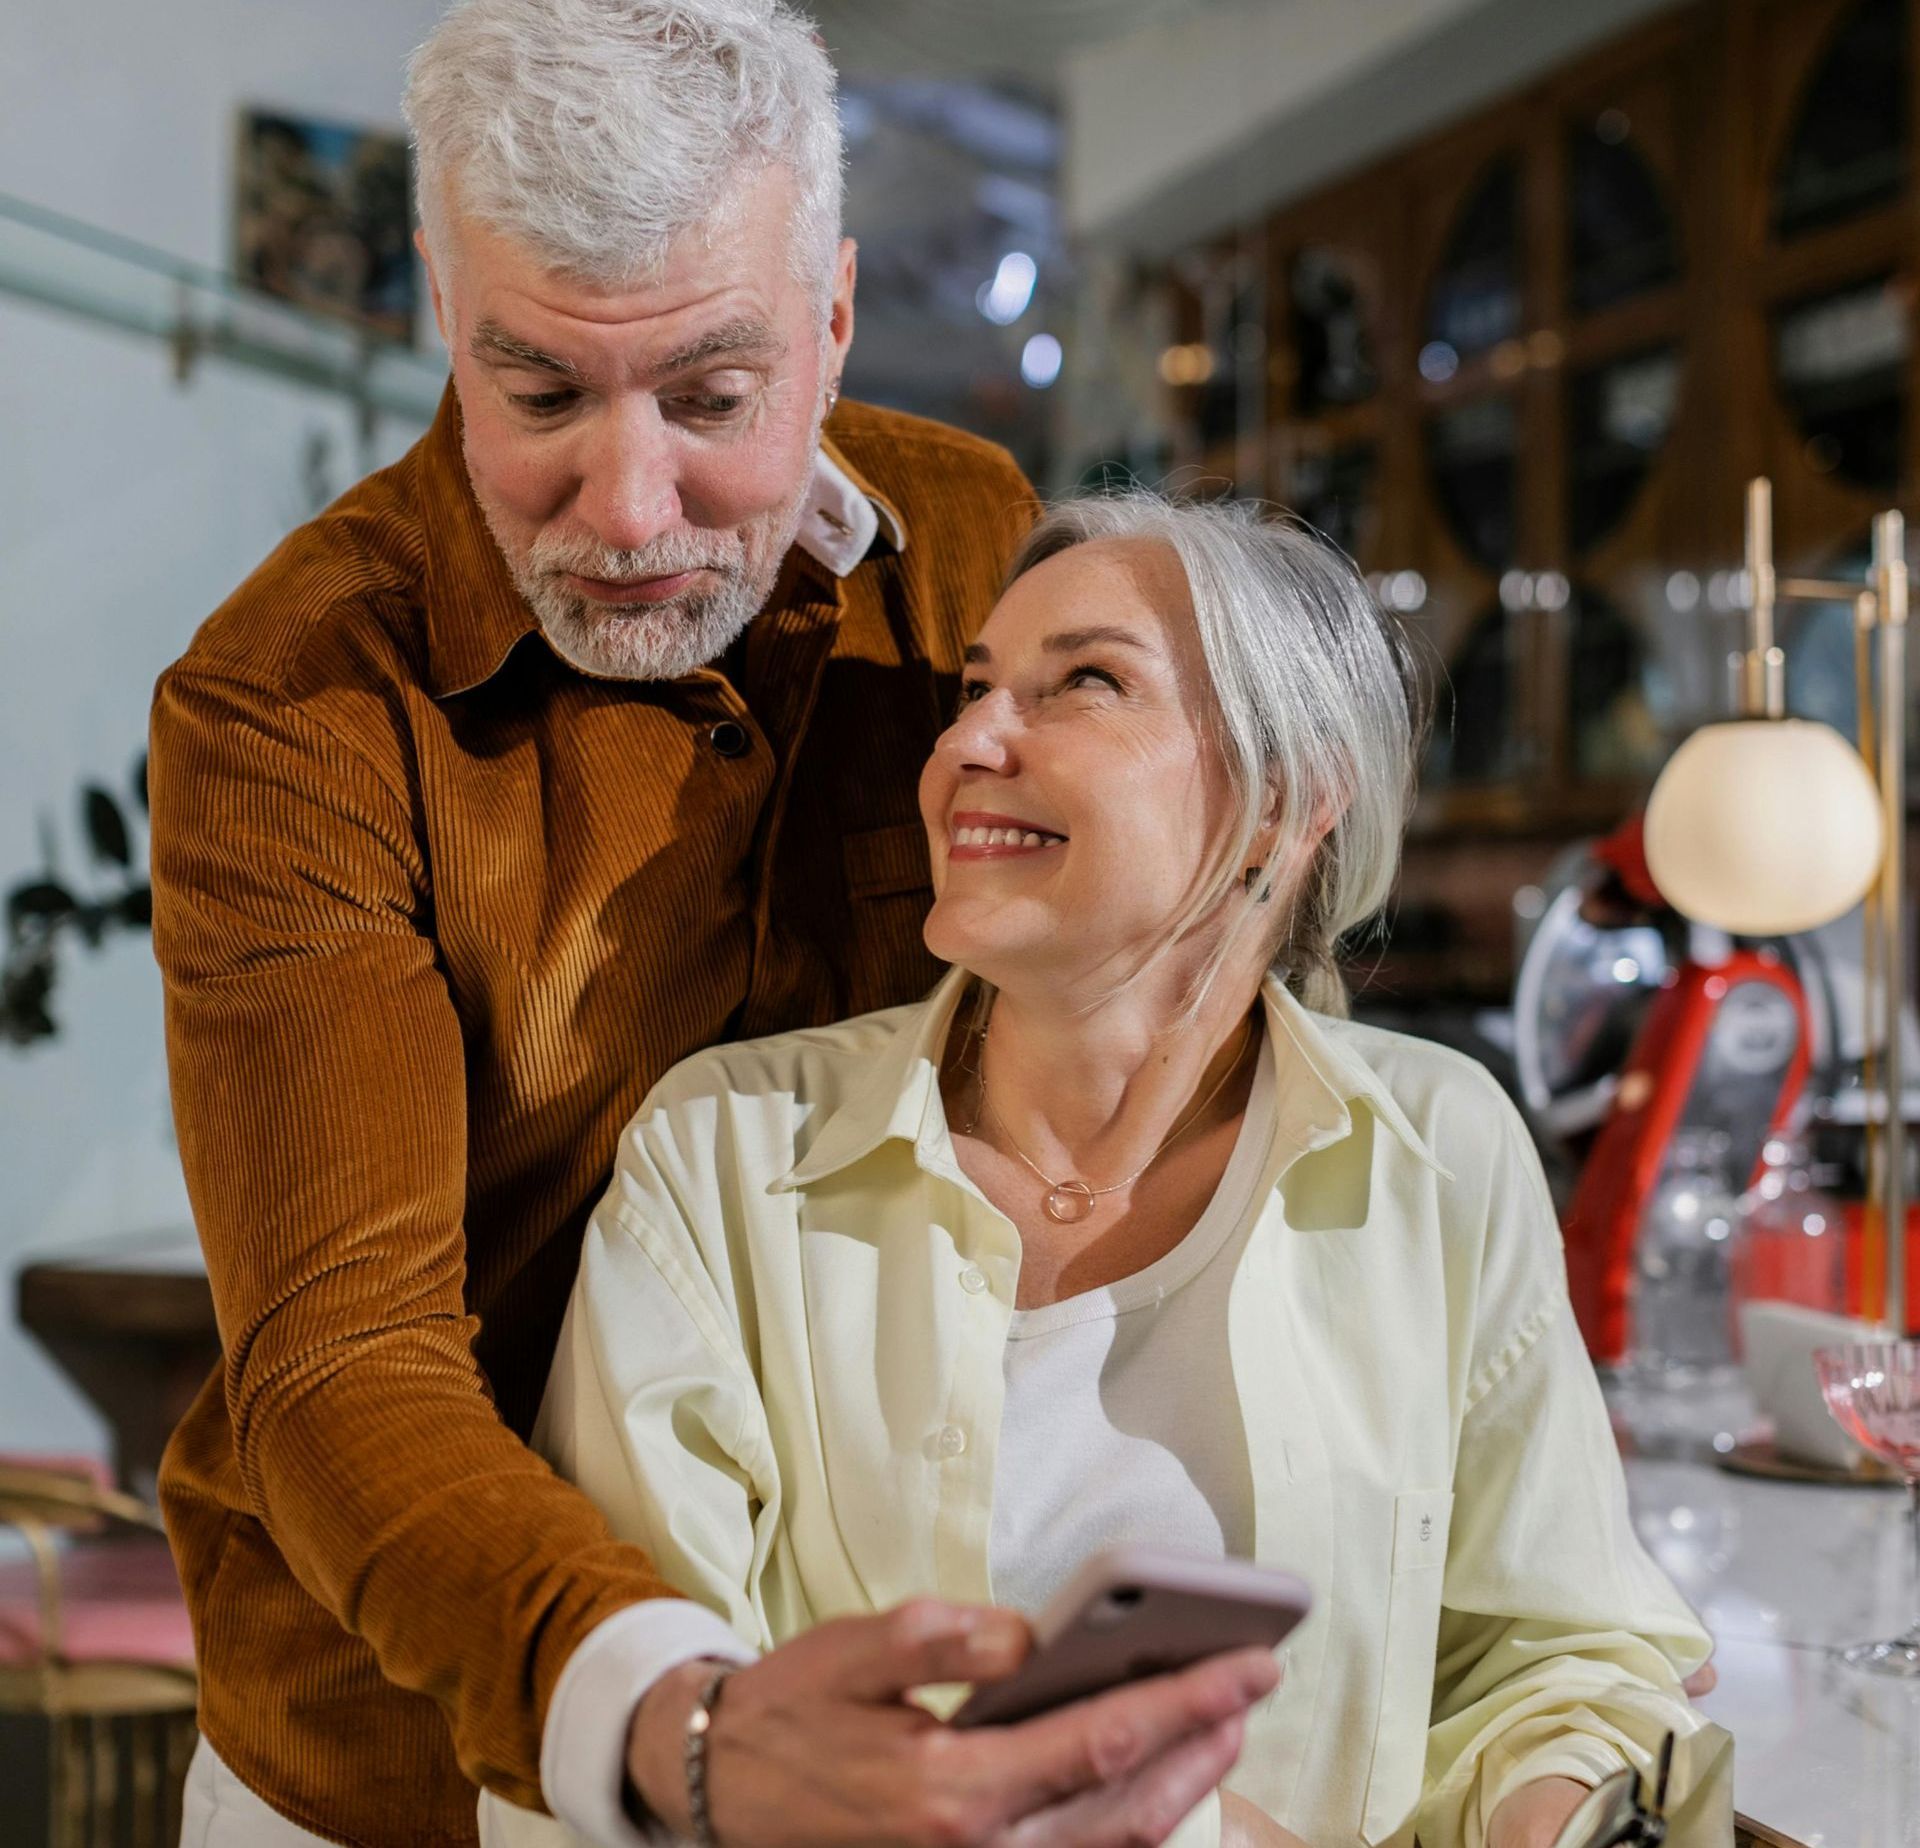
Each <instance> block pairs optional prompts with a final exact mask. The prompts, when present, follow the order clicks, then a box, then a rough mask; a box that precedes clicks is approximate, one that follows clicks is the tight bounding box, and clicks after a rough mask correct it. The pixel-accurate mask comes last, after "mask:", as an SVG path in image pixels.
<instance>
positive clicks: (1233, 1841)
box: [1220, 1790, 1306, 1848]
mask: <svg viewBox="0 0 1920 1848" xmlns="http://www.w3.org/2000/svg"><path fill="white" fill-rule="evenodd" d="M1220 1848H1306V1844H1305V1843H1304V1842H1303V1841H1301V1839H1300V1838H1299V1836H1297V1835H1295V1834H1293V1833H1291V1832H1290V1831H1289V1830H1286V1829H1283V1828H1281V1826H1280V1825H1279V1824H1278V1823H1277V1822H1275V1821H1274V1819H1273V1818H1272V1817H1271V1816H1269V1815H1268V1814H1267V1812H1266V1811H1265V1810H1263V1809H1256V1808H1255V1807H1254V1805H1253V1804H1251V1803H1249V1802H1248V1801H1247V1800H1246V1798H1245V1797H1237V1796H1235V1795H1234V1793H1233V1792H1232V1791H1231V1790H1223V1791H1221V1793H1220Z"/></svg>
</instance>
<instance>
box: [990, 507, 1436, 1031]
mask: <svg viewBox="0 0 1920 1848" xmlns="http://www.w3.org/2000/svg"><path fill="white" fill-rule="evenodd" d="M1099 539H1134V540H1150V541H1154V542H1157V543H1159V544H1162V545H1165V546H1167V547H1169V548H1170V549H1171V550H1172V551H1173V553H1174V555H1175V556H1176V557H1177V558H1178V559H1179V561H1180V566H1181V569H1182V571H1183V572H1184V573H1185V575H1186V580H1187V590H1188V594H1189V595H1190V596H1191V598H1192V600H1193V613H1194V618H1195V620H1196V622H1197V624H1198V626H1199V631H1200V648H1201V653H1202V655H1203V656H1204V658H1205V661H1206V666H1207V674H1208V677H1209V679H1210V681H1211V683H1212V692H1213V695H1214V701H1213V705H1214V711H1213V720H1214V728H1215V733H1216V737H1217V740H1218V743H1219V747H1220V754H1221V758H1222V761H1223V762H1224V764H1225V766H1226V771H1227V776H1228V780H1229V783H1230V785H1231V787H1232V789H1233V793H1234V796H1235V799H1236V807H1235V815H1234V819H1233V821H1232V822H1231V824H1230V825H1229V826H1228V827H1227V829H1226V830H1225V831H1224V833H1223V835H1222V837H1221V838H1220V839H1219V840H1218V841H1216V842H1215V843H1214V845H1213V851H1212V853H1211V855H1210V856H1209V857H1208V860H1207V863H1206V865H1205V867H1204V868H1203V870H1202V872H1201V875H1200V877H1199V879H1198V881H1197V882H1196V884H1195V887H1194V889H1193V891H1192V892H1191V893H1190V894H1189V896H1188V900H1187V904H1186V906H1185V908H1184V910H1183V912H1182V914H1181V915H1180V916H1179V917H1178V918H1176V919H1175V920H1174V922H1173V924H1172V925H1171V927H1170V928H1169V931H1168V934H1167V939H1166V944H1167V946H1171V944H1172V943H1173V942H1174V941H1176V940H1177V939H1179V938H1180V937H1182V936H1184V935H1185V934H1186V933H1187V932H1188V931H1190V930H1192V929H1194V928H1195V927H1196V926H1199V925H1200V924H1202V923H1203V922H1204V921H1205V920H1207V919H1208V918H1209V917H1210V916H1212V915H1213V914H1214V913H1215V912H1216V910H1217V909H1218V907H1219V906H1220V904H1221V900H1222V896H1223V894H1230V893H1232V892H1238V891H1240V890H1241V889H1242V879H1243V869H1245V868H1247V867H1248V866H1249V865H1250V864H1252V860H1253V853H1254V842H1255V840H1256V838H1257V837H1258V835H1259V834H1260V832H1261V829H1262V826H1263V824H1264V821H1265V818H1266V816H1267V814H1268V813H1269V812H1270V810H1271V809H1272V807H1273V803H1274V799H1275V797H1276V796H1277V797H1278V799H1279V804H1280V832H1279V838H1278V840H1277V842H1276V844H1275V847H1274V850H1273V852H1272V853H1271V855H1270V856H1269V858H1268V860H1267V862H1266V864H1264V865H1262V866H1261V867H1260V869H1259V874H1258V875H1257V876H1256V878H1255V880H1254V890H1253V894H1252V895H1253V896H1254V897H1259V896H1261V895H1262V894H1263V892H1264V893H1265V894H1266V895H1267V896H1271V897H1272V898H1273V899H1274V900H1275V901H1276V902H1275V903H1274V904H1273V905H1271V906H1269V905H1263V904H1254V903H1239V904H1236V905H1232V906H1230V908H1229V910H1228V912H1227V914H1226V915H1227V918H1228V923H1227V928H1226V930H1225V931H1224V932H1223V933H1222V936H1221V938H1220V940H1219V941H1218V943H1217V944H1216V946H1215V949H1214V951H1213V954H1212V956H1211V958H1210V960H1209V962H1208V963H1207V965H1206V966H1205V968H1204V969H1203V971H1202V972H1201V976H1200V979H1199V980H1198V982H1197V983H1196V984H1195V987H1194V991H1193V993H1192V996H1191V1004H1192V1005H1193V1006H1194V1007H1197V1006H1198V1005H1199V1003H1200V1001H1201V999H1202V998H1203V997H1204V996H1205V994H1206V992H1207V990H1208V989H1209V988H1211V986H1212V984H1213V982H1214V980H1215V978H1216V977H1217V976H1218V974H1219V972H1220V970H1221V969H1222V968H1223V967H1224V966H1225V965H1226V964H1227V963H1228V962H1229V961H1230V960H1231V959H1233V958H1234V957H1236V956H1237V955H1239V954H1241V953H1242V951H1243V950H1244V948H1245V947H1246V945H1247V942H1248V940H1249V938H1253V937H1261V938H1264V939H1265V940H1266V941H1265V944H1264V953H1265V955H1266V957H1267V959H1268V960H1269V962H1270V963H1271V965H1272V966H1273V968H1274V969H1275V970H1276V971H1277V972H1279V973H1281V974H1283V975H1284V977H1285V979H1286V982H1287V986H1288V987H1289V988H1290V989H1291V990H1292V991H1293V992H1294V993H1295V994H1296V995H1297V996H1299V998H1300V999H1301V1000H1302V1001H1304V1002H1305V1003H1306V1004H1307V1005H1308V1006H1309V1007H1313V1008H1318V1009H1319V1010H1320V1011H1321V1012H1323V1013H1331V1014H1344V1013H1345V1012H1346V1011H1347V992H1346V985H1345V983H1344V982H1343V981H1342V979H1341V976H1340V971H1339V968H1338V965H1337V963H1336V961H1335V951H1336V948H1337V946H1338V944H1339V942H1340V939H1341V938H1342V937H1343V936H1345V935H1346V934H1347V932H1349V931H1350V930H1352V929H1353V928H1354V927H1355V926H1356V925H1360V924H1363V923H1365V922H1366V921H1367V920H1368V919H1370V918H1372V917H1374V916H1375V915H1376V914H1377V913H1378V912H1379V911H1380V910H1381V908H1382V907H1383V906H1384V905H1385V904H1386V902H1387V896H1388V894H1389V893H1390V892H1391V890H1392V888H1393V882H1394V876H1395V874H1396V872H1397V871H1398V869H1399V864H1400V842H1401V837H1402V835H1403V834H1404V833H1405V831H1406V824H1407V817H1408V815H1409V813H1410V812H1411V810H1412V806H1413V797H1414V790H1415V781H1416V776H1417V771H1418V764H1419V758H1420V751H1421V747H1422V745H1423V743H1424V740H1425V735H1426V717H1427V714H1426V703H1427V702H1426V699H1425V695H1424V690H1423V689H1424V681H1423V677H1422V675H1421V673H1420V671H1419V665H1418V663H1417V661H1416V659H1415V657H1414V653H1413V649H1412V647H1411V644H1410V640H1409V637H1408V636H1407V634H1406V631H1405V630H1404V629H1402V628H1401V626H1400V624H1399V623H1398V622H1397V621H1396V620H1395V619H1394V618H1393V617H1391V616H1389V615H1388V614H1387V613H1386V612H1385V611H1384V610H1382V609H1381V608H1380V606H1379V604H1378V603H1377V602H1375V600H1374V598H1373V597H1372V595H1371V594H1370V593H1369V591H1368V590H1367V587H1366V584H1365V582H1364V581H1363V580H1362V579H1361V577H1360V574H1359V572H1358V571H1356V570H1355V569H1354V567H1353V565H1352V563H1351V562H1350V561H1349V560H1348V559H1347V558H1346V557H1345V556H1344V555H1343V554H1341V553H1340V552H1338V551H1336V550H1335V549H1334V548H1333V547H1332V546H1330V545H1328V544H1326V543H1325V542H1324V541H1322V540H1321V539H1319V538H1317V537H1316V536H1315V535H1314V534H1313V533H1312V532H1310V531H1308V530H1307V529H1306V528H1304V527H1302V526H1300V525H1298V524H1296V523H1294V522H1293V521H1291V520H1287V519H1275V518H1269V517H1266V515H1265V514H1264V513H1263V510H1262V509H1260V508H1259V507H1256V506H1253V505H1250V504H1248V503H1245V502H1217V503H1212V504H1202V503H1184V502H1174V501H1170V500H1168V499H1166V498H1164V497H1163V496H1161V495H1158V494H1154V493H1150V492H1148V491H1146V490H1142V489H1135V490H1131V491H1128V492H1125V493H1120V494H1111V495H1096V496H1089V497H1087V498H1084V499H1079V500H1069V501H1063V502H1060V503H1058V504H1057V505H1055V506H1053V507H1051V508H1049V509H1048V510H1047V511H1046V512H1045V513H1044V514H1042V516H1041V517H1040V519H1039V521H1038V522H1037V523H1036V524H1035V526H1034V527H1033V529H1032V530H1031V531H1030V532H1029V533H1028V535H1027V537H1026V540H1025V542H1024V543H1023V544H1022V545H1021V547H1020V549H1019V551H1018V552H1017V553H1016V554H1015V555H1014V559H1013V563H1012V564H1011V566H1010V567H1009V568H1008V572H1007V582H1008V584H1012V583H1013V582H1014V580H1015V579H1017V578H1019V577H1022V576H1024V575H1025V574H1026V573H1027V572H1029V571H1031V570H1033V568H1034V567H1035V566H1036V565H1039V564H1041V563H1043V562H1044V561H1045V560H1047V559H1049V558H1054V557H1057V556H1058V555H1059V554H1060V553H1062V552H1064V551H1067V550H1069V549H1070V548H1071V547H1073V546H1076V545H1085V544H1087V543H1089V542H1091V541H1093V540H1099ZM1329 822H1330V823H1331V826H1330V827H1329V826H1327V824H1328V823H1329ZM1322 829H1324V830H1325V832H1324V836H1323V838H1320V839H1319V840H1318V841H1317V844H1316V841H1315V837H1316V835H1317V834H1319V833H1320V832H1321V830H1322ZM1295 863H1298V864H1300V865H1301V867H1302V870H1301V872H1300V874H1299V876H1298V877H1297V878H1295V879H1294V880H1293V882H1292V886H1291V889H1290V890H1273V889H1272V882H1273V880H1274V878H1275V868H1276V867H1280V866H1290V865H1293V864H1295Z"/></svg>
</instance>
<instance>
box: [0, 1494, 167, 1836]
mask: <svg viewBox="0 0 1920 1848" xmlns="http://www.w3.org/2000/svg"><path fill="white" fill-rule="evenodd" d="M0 1528H11V1529H12V1530H13V1531H14V1532H16V1533H18V1534H19V1535H20V1536H21V1537H22V1538H23V1539H24V1540H25V1542H26V1549H27V1556H26V1557H25V1558H24V1559H17V1560H7V1561H4V1562H0V1713H16V1714H27V1715H38V1716H40V1717H41V1718H43V1719H44V1720H45V1721H46V1723H47V1728H48V1738H49V1759H48V1804H47V1808H48V1823H49V1833H48V1839H49V1843H50V1848H172V1844H173V1843H174V1842H176V1841H177V1840H178V1837H179V1828H180V1802H181V1787H182V1785H183V1784H184V1782H185V1779H186V1771H187V1761H188V1759H189V1758H190V1757H191V1755H192V1752H193V1745H194V1739H195V1730H194V1723H193V1716H194V1702H195V1694H196V1680H195V1675H194V1667H193V1636H192V1630H191V1627H190V1626H189V1624H188V1621H187V1610H186V1604H185V1601H184V1600H183V1599H182V1597H181V1595H180V1582H179V1579H178V1577H177V1576H176V1575H175V1572H174V1567H173V1559H172V1555H171V1554H170V1553H169V1552H168V1550H167V1542H166V1535H165V1531H164V1529H163V1528H162V1527H161V1524H160V1516H159V1514H158V1513H157V1512H156V1511H155V1510H153V1509H152V1508H149V1507H148V1506H147V1505H146V1504H145V1503H144V1502H142V1501H139V1500H137V1499H136V1498H135V1497H133V1496H131V1495H126V1494H122V1493H121V1492H120V1491H119V1490H117V1489H116V1488H114V1487H113V1486H112V1483H111V1481H110V1480H108V1478H107V1474H106V1471H105V1468H104V1466H102V1465H100V1464H98V1463H95V1462H93V1461H91V1460H90V1459H84V1458H76V1459H69V1458H49V1457H42V1458H29V1457H0ZM8 1839H9V1840H10V1841H11V1840H13V1839H15V1838H13V1837H11V1836H9V1838H8Z"/></svg>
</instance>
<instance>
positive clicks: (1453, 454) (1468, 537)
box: [1426, 397, 1520, 572]
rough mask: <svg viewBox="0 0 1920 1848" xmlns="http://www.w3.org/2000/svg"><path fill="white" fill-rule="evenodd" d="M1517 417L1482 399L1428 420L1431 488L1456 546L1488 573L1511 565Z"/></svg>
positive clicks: (1509, 403)
mask: <svg viewBox="0 0 1920 1848" xmlns="http://www.w3.org/2000/svg"><path fill="white" fill-rule="evenodd" d="M1519 441H1520V438H1519V416H1518V412H1517V411H1516V409H1515V407H1514V402H1513V400H1512V399H1511V398H1509V397H1493V398H1479V399H1475V400H1473V401H1471V402H1469V403H1467V404H1462V405H1459V406H1457V407H1455V408H1454V409H1452V410H1447V411H1441V412H1439V413H1437V414H1436V415H1434V416H1433V417H1430V418H1429V419H1428V420H1427V428H1426V450H1427V458H1426V460H1427V482H1428V486H1429V489H1430V491H1431V492H1432V494H1433V497H1434V499H1435V501H1436V502H1437V503H1438V504H1439V507H1440V510H1441V512H1442V514H1443V515H1444V516H1445V517H1446V522H1447V525H1448V527H1449V529H1450V530H1451V531H1452V533H1453V537H1454V540H1455V542H1456V543H1457V544H1458V545H1459V547H1460V549H1461V550H1462V551H1463V552H1465V553H1466V555H1467V556H1468V557H1469V558H1471V559H1472V560H1474V562H1475V563H1477V564H1479V565H1481V566H1483V567H1484V568H1485V569H1486V570H1488V571H1496V572H1497V571H1504V570H1505V569H1506V567H1507V566H1508V565H1510V564H1512V563H1513V554H1514V544H1515V539H1516V533H1517V524H1518V520H1519V474H1518V452H1519Z"/></svg>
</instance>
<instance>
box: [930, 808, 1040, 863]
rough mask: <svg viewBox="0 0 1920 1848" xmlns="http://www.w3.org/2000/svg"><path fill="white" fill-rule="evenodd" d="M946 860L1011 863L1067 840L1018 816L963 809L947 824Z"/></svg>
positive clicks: (1036, 823)
mask: <svg viewBox="0 0 1920 1848" xmlns="http://www.w3.org/2000/svg"><path fill="white" fill-rule="evenodd" d="M947 825H948V828H949V830H950V833H949V836H948V846H947V858H948V859H949V860H1010V859H1015V858H1019V857H1022V856H1025V857H1031V856H1032V855H1034V854H1036V853H1045V852H1047V851H1049V850H1050V849H1052V848H1055V847H1064V846H1065V845H1066V844H1067V837H1066V836H1065V835H1064V834H1057V833H1055V832H1054V831H1053V830H1052V829H1051V828H1043V827H1041V826H1040V824H1039V823H1038V822H1034V821H1024V820H1022V819H1021V818H1020V817H1019V816H1017V815H995V814H989V813H987V812H986V811H984V810H979V809H962V810H960V811H959V812H958V813H957V814H955V815H954V816H953V817H952V819H951V820H950V821H949V822H948V824H947Z"/></svg>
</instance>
